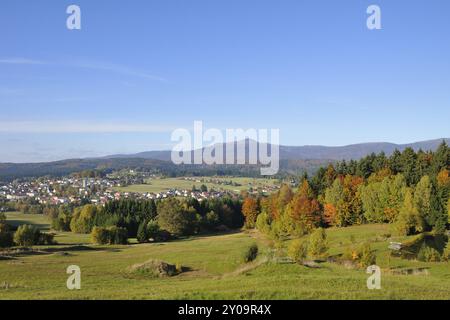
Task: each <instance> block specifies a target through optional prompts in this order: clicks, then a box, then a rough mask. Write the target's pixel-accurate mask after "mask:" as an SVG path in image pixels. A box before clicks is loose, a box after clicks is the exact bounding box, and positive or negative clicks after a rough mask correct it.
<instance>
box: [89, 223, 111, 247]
mask: <svg viewBox="0 0 450 320" xmlns="http://www.w3.org/2000/svg"><path fill="white" fill-rule="evenodd" d="M91 237H92V242H93V243H96V244H109V238H110V235H109V230H107V229H106V228H101V227H94V229H92V233H91Z"/></svg>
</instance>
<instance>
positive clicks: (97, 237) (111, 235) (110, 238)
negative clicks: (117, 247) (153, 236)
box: [91, 226, 128, 244]
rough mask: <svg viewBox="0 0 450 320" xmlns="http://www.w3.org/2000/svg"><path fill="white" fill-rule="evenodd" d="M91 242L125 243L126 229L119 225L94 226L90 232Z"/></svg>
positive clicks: (126, 240)
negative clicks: (107, 226)
mask: <svg viewBox="0 0 450 320" xmlns="http://www.w3.org/2000/svg"><path fill="white" fill-rule="evenodd" d="M91 237H92V242H93V243H96V244H127V243H128V231H127V229H125V228H120V227H116V226H113V227H109V228H103V227H94V229H93V230H92V233H91Z"/></svg>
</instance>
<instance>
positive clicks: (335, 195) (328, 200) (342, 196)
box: [324, 175, 364, 227]
mask: <svg viewBox="0 0 450 320" xmlns="http://www.w3.org/2000/svg"><path fill="white" fill-rule="evenodd" d="M363 182H364V179H363V178H361V177H358V176H352V175H346V176H345V177H339V178H337V179H336V180H335V181H334V183H333V185H332V186H331V188H329V189H327V190H326V192H325V199H324V201H325V203H324V206H325V208H326V210H327V211H326V212H325V219H326V220H327V221H328V223H330V224H331V225H336V226H338V227H345V226H348V225H352V224H361V223H362V222H363V220H364V216H363V215H362V203H361V197H360V193H359V187H360V186H361V185H362V183H363ZM330 205H331V206H330ZM334 210H335V211H334Z"/></svg>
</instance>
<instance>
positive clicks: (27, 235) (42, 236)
mask: <svg viewBox="0 0 450 320" xmlns="http://www.w3.org/2000/svg"><path fill="white" fill-rule="evenodd" d="M53 238H54V235H53V234H48V233H41V232H40V231H39V229H37V228H35V227H34V226H30V225H22V226H20V227H19V228H18V229H17V231H16V232H15V233H14V242H15V243H16V244H17V245H18V246H22V247H30V246H33V245H51V244H55V241H54V240H53Z"/></svg>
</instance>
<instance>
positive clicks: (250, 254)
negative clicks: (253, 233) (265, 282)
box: [243, 244, 258, 263]
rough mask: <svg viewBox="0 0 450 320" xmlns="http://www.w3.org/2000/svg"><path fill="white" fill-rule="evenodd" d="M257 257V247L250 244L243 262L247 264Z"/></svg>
mask: <svg viewBox="0 0 450 320" xmlns="http://www.w3.org/2000/svg"><path fill="white" fill-rule="evenodd" d="M257 256H258V245H256V244H252V245H251V246H249V247H248V248H247V249H246V250H245V252H244V257H243V258H244V262H245V263H248V262H251V261H253V260H255V259H256V257H257Z"/></svg>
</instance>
